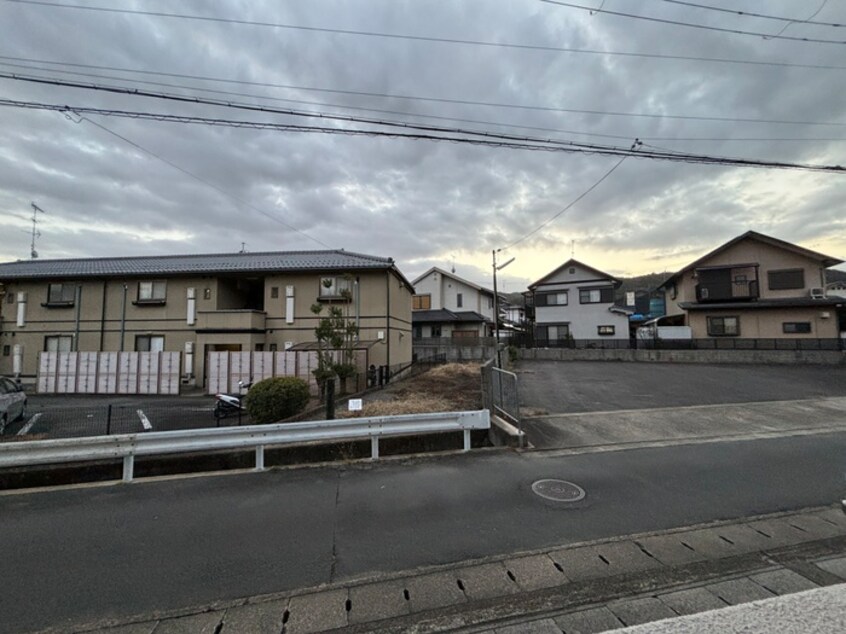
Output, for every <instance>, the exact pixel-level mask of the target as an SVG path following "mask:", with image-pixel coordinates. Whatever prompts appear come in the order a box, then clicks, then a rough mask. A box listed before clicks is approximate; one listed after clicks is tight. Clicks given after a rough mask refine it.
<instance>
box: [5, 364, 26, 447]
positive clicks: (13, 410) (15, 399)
mask: <svg viewBox="0 0 846 634" xmlns="http://www.w3.org/2000/svg"><path fill="white" fill-rule="evenodd" d="M25 414H26V394H24V392H23V388H21V387H20V386H19V385H18V384H17V383H15V382H14V381H13V380H12V379H7V378H6V377H3V376H0V434H2V433H3V432H4V431H6V425H8V424H9V423H11V422H12V421H15V420H18V419H19V418H23V417H24V415H25Z"/></svg>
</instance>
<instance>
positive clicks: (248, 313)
mask: <svg viewBox="0 0 846 634" xmlns="http://www.w3.org/2000/svg"><path fill="white" fill-rule="evenodd" d="M266 319H267V313H265V312H264V311H261V310H210V311H200V312H198V313H197V330H211V331H227V330H239V331H251V332H255V331H261V332H263V331H264V330H265V329H266V328H267V326H266Z"/></svg>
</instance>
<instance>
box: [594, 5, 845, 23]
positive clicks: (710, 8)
mask: <svg viewBox="0 0 846 634" xmlns="http://www.w3.org/2000/svg"><path fill="white" fill-rule="evenodd" d="M661 1H662V2H667V3H669V4H680V5H682V6H685V7H694V8H696V9H705V10H707V11H719V12H720V13H732V14H734V15H742V16H743V17H749V18H761V19H762V20H777V21H779V22H788V23H792V22H801V23H802V24H813V25H815V26H831V27H836V28H843V27H844V26H846V24H840V23H837V22H815V21H813V20H812V19H811V18H814V17H816V16H817V14H818V13H819V12H820V11H821V10H822V6H820V8H819V9H817V11H816V13H814V14H813V15H811V16H810V17H809V18H807V19H805V20H801V19H796V18H786V17H784V16H780V15H769V14H766V13H754V12H752V11H740V10H738V9H726V8H725V7H715V6H712V5H710V4H698V3H696V2H686V1H685V0H661ZM823 4H825V3H823ZM594 10H595V9H594Z"/></svg>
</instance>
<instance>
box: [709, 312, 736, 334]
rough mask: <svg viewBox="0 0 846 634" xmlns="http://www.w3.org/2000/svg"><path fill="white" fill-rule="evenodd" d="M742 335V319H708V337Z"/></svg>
mask: <svg viewBox="0 0 846 634" xmlns="http://www.w3.org/2000/svg"><path fill="white" fill-rule="evenodd" d="M739 334H740V317H708V336H710V337H737V336H738V335H739Z"/></svg>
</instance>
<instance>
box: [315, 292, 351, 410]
mask: <svg viewBox="0 0 846 634" xmlns="http://www.w3.org/2000/svg"><path fill="white" fill-rule="evenodd" d="M323 284H324V286H325V287H326V288H330V287H331V285H332V282H331V280H324V281H323ZM340 296H341V297H342V298H343V299H344V300H345V301H346V305H347V308H346V311H343V310H341V308H339V307H338V306H329V307H328V309H327V311H326V315H325V316H324V317H322V318H321V320H320V322H319V323H318V324H317V327H316V328H315V329H314V334H315V337H316V338H317V369H315V370H313V371H312V374H314V378H315V380H316V381H317V385H318V388H319V390H320V396H321V399H322V398H323V394H324V390H325V387H326V381H328V380H330V379H333V378H334V377H336V376H337V377H338V378H339V379H340V380H341V394H344V393H346V391H347V379H349V378H350V377H352V376H355V373H356V366H355V341H356V338H357V336H358V326H356V325H355V322H354V321H352V320H350V319H349V301H350V300H351V299H352V293H351V292H350V291H349V290H346V289H344V290H342V291H341V292H340ZM323 308H324V307H323V305H322V304H314V305H312V307H311V312H312V313H314V314H315V315H318V316H320V315H322V314H323Z"/></svg>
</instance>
